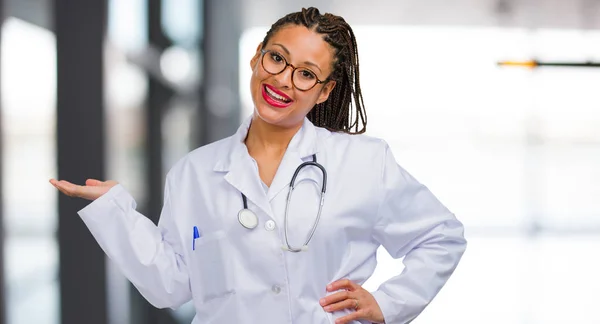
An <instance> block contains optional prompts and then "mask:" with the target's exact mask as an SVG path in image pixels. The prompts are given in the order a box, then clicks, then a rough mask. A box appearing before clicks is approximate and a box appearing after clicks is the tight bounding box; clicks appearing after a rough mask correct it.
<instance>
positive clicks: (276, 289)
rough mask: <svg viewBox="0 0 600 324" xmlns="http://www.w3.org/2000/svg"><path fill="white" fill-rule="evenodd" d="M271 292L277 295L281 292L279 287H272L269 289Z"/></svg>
mask: <svg viewBox="0 0 600 324" xmlns="http://www.w3.org/2000/svg"><path fill="white" fill-rule="evenodd" d="M271 291H273V293H274V294H276V295H277V294H279V293H280V292H281V287H279V286H278V285H273V287H271Z"/></svg>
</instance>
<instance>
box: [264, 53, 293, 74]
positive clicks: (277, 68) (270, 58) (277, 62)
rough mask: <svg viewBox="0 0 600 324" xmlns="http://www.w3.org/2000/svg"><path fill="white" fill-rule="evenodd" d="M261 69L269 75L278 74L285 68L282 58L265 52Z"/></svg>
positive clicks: (276, 54)
mask: <svg viewBox="0 0 600 324" xmlns="http://www.w3.org/2000/svg"><path fill="white" fill-rule="evenodd" d="M262 64H263V68H264V69H265V71H267V72H269V73H271V74H277V73H280V72H281V71H283V70H284V69H285V67H286V66H287V64H286V62H285V59H284V58H283V56H281V55H279V54H278V53H275V52H270V51H268V52H265V54H264V55H263V59H262Z"/></svg>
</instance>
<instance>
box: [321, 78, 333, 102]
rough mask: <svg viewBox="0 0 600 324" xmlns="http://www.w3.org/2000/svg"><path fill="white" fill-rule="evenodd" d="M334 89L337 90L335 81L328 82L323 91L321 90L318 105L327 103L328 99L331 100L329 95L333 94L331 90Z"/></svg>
mask: <svg viewBox="0 0 600 324" xmlns="http://www.w3.org/2000/svg"><path fill="white" fill-rule="evenodd" d="M333 88H335V81H333V80H332V81H329V82H327V83H326V84H325V86H324V87H323V89H321V93H319V98H317V104H320V103H322V102H325V101H326V100H327V98H329V94H330V93H331V90H333Z"/></svg>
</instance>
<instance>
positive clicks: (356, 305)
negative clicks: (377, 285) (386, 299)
mask: <svg viewBox="0 0 600 324" xmlns="http://www.w3.org/2000/svg"><path fill="white" fill-rule="evenodd" d="M341 289H344V290H342V291H339V292H337V293H335V294H331V295H329V296H327V297H324V298H321V300H320V301H319V304H321V306H323V309H325V311H327V312H330V313H331V312H335V311H339V310H342V309H346V308H347V309H352V310H354V312H352V313H350V314H348V315H346V316H344V317H340V318H338V319H337V320H336V321H335V323H336V324H343V323H350V322H352V321H356V320H359V319H364V320H367V321H370V322H373V323H384V318H383V313H382V312H381V308H379V305H378V304H377V301H376V300H375V298H374V297H373V295H371V293H370V292H368V291H366V290H365V289H363V287H361V286H360V285H357V284H355V283H354V282H352V281H350V280H348V279H342V280H338V281H335V282H333V283H331V284H329V285H327V291H328V292H332V291H336V290H341Z"/></svg>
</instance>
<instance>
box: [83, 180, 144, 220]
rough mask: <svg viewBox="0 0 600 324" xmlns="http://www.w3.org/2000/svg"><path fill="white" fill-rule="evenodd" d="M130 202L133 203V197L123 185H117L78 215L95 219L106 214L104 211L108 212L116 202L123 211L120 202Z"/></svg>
mask: <svg viewBox="0 0 600 324" xmlns="http://www.w3.org/2000/svg"><path fill="white" fill-rule="evenodd" d="M125 200H130V201H133V198H131V195H130V194H129V193H128V192H127V190H125V188H124V187H123V186H122V185H121V184H117V185H115V186H113V187H112V188H110V190H108V191H107V192H106V193H105V194H104V195H102V196H100V197H98V198H96V200H94V201H92V202H91V203H89V204H88V205H87V206H85V207H84V208H83V209H81V210H80V211H78V212H77V214H78V215H79V216H80V217H81V218H83V219H92V218H95V217H100V216H101V215H103V214H104V211H107V210H108V209H110V208H111V207H112V204H111V202H113V201H114V202H116V203H117V205H118V206H119V207H121V209H123V204H122V203H119V201H125Z"/></svg>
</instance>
